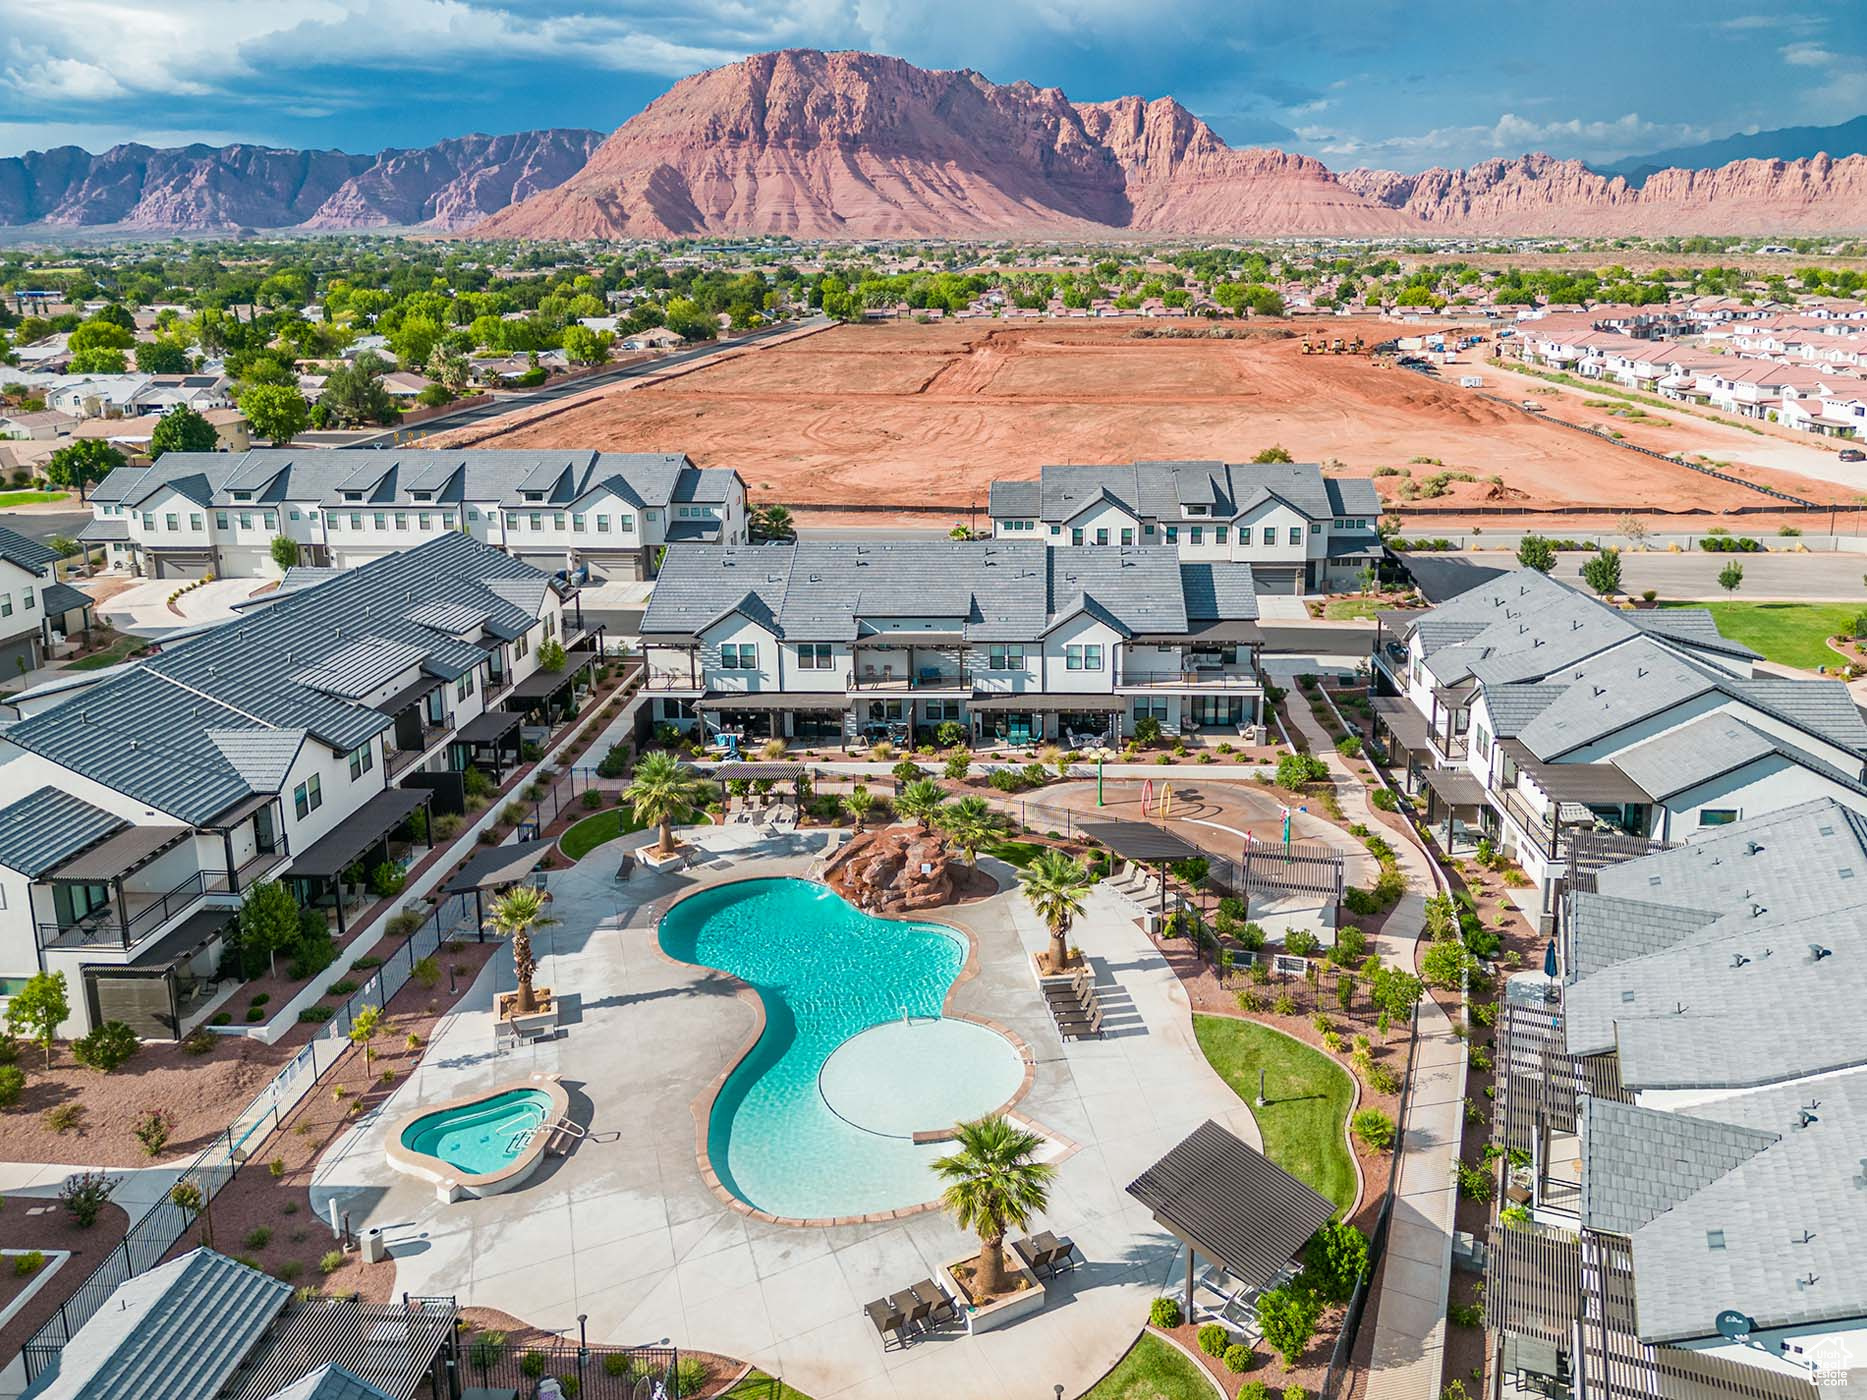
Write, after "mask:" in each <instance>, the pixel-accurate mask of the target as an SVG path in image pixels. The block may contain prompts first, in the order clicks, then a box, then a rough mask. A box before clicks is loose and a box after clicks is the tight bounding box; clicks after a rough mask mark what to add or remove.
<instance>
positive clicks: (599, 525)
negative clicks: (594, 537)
mask: <svg viewBox="0 0 1867 1400" xmlns="http://www.w3.org/2000/svg"><path fill="white" fill-rule="evenodd" d="M596 532H597V534H599V535H607V534H608V533H609V517H608V516H607V515H599V516H597V518H596Z"/></svg>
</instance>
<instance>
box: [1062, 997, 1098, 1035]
mask: <svg viewBox="0 0 1867 1400" xmlns="http://www.w3.org/2000/svg"><path fill="white" fill-rule="evenodd" d="M1057 1033H1058V1034H1059V1035H1061V1036H1062V1037H1063V1038H1064V1039H1065V1040H1082V1039H1084V1038H1085V1037H1087V1036H1092V1035H1093V1036H1094V1037H1095V1038H1096V1039H1097V1040H1100V1039H1102V1003H1101V1002H1094V1003H1092V1004H1091V1006H1090V1008H1089V1014H1088V1015H1087V1016H1059V1017H1058V1018H1057Z"/></svg>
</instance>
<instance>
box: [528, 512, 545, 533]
mask: <svg viewBox="0 0 1867 1400" xmlns="http://www.w3.org/2000/svg"><path fill="white" fill-rule="evenodd" d="M531 517H532V518H531V527H532V529H534V530H542V529H544V527H545V514H544V512H543V511H541V510H535V511H533V512H532V513H531Z"/></svg>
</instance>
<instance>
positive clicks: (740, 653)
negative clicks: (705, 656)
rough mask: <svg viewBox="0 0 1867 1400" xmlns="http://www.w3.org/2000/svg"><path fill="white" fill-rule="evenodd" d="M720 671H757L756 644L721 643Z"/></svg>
mask: <svg viewBox="0 0 1867 1400" xmlns="http://www.w3.org/2000/svg"><path fill="white" fill-rule="evenodd" d="M720 669H721V670H723V671H756V670H758V643H757V642H722V643H721V644H720Z"/></svg>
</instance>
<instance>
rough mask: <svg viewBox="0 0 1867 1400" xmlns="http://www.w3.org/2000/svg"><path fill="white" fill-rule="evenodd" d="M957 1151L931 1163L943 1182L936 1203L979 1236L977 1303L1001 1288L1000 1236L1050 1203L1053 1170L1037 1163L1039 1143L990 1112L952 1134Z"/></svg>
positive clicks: (1019, 1226)
mask: <svg viewBox="0 0 1867 1400" xmlns="http://www.w3.org/2000/svg"><path fill="white" fill-rule="evenodd" d="M953 1141H954V1142H955V1143H956V1144H957V1145H958V1150H957V1151H954V1152H951V1153H948V1154H947V1155H946V1156H944V1157H941V1158H940V1159H939V1160H937V1161H936V1162H935V1163H934V1164H933V1169H934V1171H935V1172H936V1173H938V1175H939V1176H940V1179H941V1180H942V1181H944V1182H945V1183H946V1186H945V1189H943V1190H942V1191H941V1192H940V1203H941V1204H942V1205H944V1206H945V1207H946V1208H947V1209H948V1210H949V1211H951V1212H952V1214H953V1219H954V1221H955V1222H957V1223H958V1225H959V1227H960V1228H961V1229H962V1230H971V1231H973V1232H974V1233H976V1234H977V1235H978V1236H979V1272H978V1273H977V1274H976V1275H975V1280H976V1282H977V1284H978V1292H979V1295H980V1297H981V1300H983V1299H984V1298H990V1297H992V1296H994V1295H995V1294H998V1293H1001V1292H1003V1291H1004V1288H1005V1232H1006V1231H1007V1230H1022V1229H1024V1228H1025V1227H1027V1226H1028V1225H1029V1224H1030V1222H1031V1217H1032V1216H1034V1215H1036V1214H1038V1213H1039V1212H1041V1211H1042V1210H1044V1208H1045V1207H1046V1206H1048V1205H1049V1204H1050V1183H1051V1181H1052V1180H1053V1179H1054V1178H1055V1177H1056V1174H1057V1169H1056V1168H1055V1167H1053V1166H1051V1165H1050V1163H1048V1162H1039V1161H1037V1160H1036V1157H1037V1154H1038V1152H1039V1151H1040V1150H1041V1149H1042V1147H1043V1145H1044V1140H1043V1139H1042V1138H1041V1137H1039V1136H1038V1135H1037V1134H1036V1133H1030V1132H1026V1131H1025V1130H1024V1129H1023V1128H1020V1127H1018V1126H1017V1125H1015V1124H1014V1123H1012V1122H1011V1121H1010V1120H1009V1119H1007V1118H1005V1117H1003V1116H1002V1115H998V1114H995V1115H993V1116H992V1117H990V1118H981V1119H980V1120H979V1121H978V1122H976V1123H961V1124H960V1125H959V1126H958V1127H957V1128H955V1129H954V1130H953Z"/></svg>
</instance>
